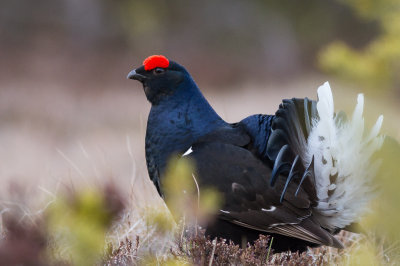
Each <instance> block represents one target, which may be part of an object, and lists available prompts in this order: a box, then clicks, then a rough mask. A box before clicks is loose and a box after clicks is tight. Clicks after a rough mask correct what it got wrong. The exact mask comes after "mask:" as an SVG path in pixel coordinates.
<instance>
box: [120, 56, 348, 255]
mask: <svg viewBox="0 0 400 266" xmlns="http://www.w3.org/2000/svg"><path fill="white" fill-rule="evenodd" d="M154 60H156V59H154ZM157 60H158V59H157ZM160 60H161V59H160ZM162 60H164V59H162ZM165 60H166V59H165ZM148 61H151V59H150V60H148ZM148 61H147V62H148ZM163 62H165V61H163ZM153 63H154V62H153ZM153 65H155V67H153V68H151V69H149V67H148V66H146V65H145V66H142V67H139V68H138V69H136V70H133V71H132V72H131V73H130V74H129V75H128V77H129V78H131V79H136V80H139V81H140V82H142V83H143V86H144V90H145V93H146V96H147V98H148V100H149V101H150V102H151V104H152V108H151V111H150V114H149V118H148V124H147V132H146V160H147V166H148V171H149V175H150V178H151V180H152V181H153V183H154V184H155V186H156V187H157V190H158V192H159V193H160V195H162V196H163V188H162V179H163V176H164V174H165V169H166V164H167V162H168V159H169V158H170V157H171V156H172V155H174V154H181V155H183V154H184V153H185V151H187V150H188V149H189V148H191V149H192V152H191V153H190V154H188V155H186V156H185V157H189V158H191V159H192V160H194V161H195V162H196V173H195V175H196V179H197V180H198V182H199V185H200V187H213V188H215V189H217V190H218V191H219V192H220V193H221V194H222V195H223V198H224V201H223V202H224V203H223V205H222V206H221V207H220V210H219V211H218V212H217V213H215V215H214V219H213V220H212V221H210V223H209V224H208V225H207V229H206V233H207V234H209V235H211V236H219V237H224V238H228V239H231V240H233V241H235V242H237V243H241V242H242V240H247V241H254V240H255V239H256V238H258V235H259V234H270V235H273V236H274V237H275V240H274V242H273V248H274V249H275V250H276V251H284V250H300V251H301V250H304V249H305V248H306V247H307V246H318V245H329V246H333V247H338V248H340V247H342V245H341V243H340V242H339V241H338V240H336V239H335V237H334V236H333V235H332V234H331V232H329V231H328V230H326V229H324V228H322V227H321V225H320V224H319V223H318V222H317V221H316V220H315V219H314V217H313V207H314V206H316V204H317V195H316V188H315V177H314V171H313V162H312V163H311V164H310V165H309V166H308V167H305V166H304V164H303V160H304V150H305V147H306V140H307V137H308V134H309V133H310V128H311V121H312V119H318V115H317V112H316V103H315V102H314V101H310V100H308V99H291V100H284V101H283V103H282V104H281V105H280V106H279V109H278V111H277V112H276V114H275V115H253V116H250V117H248V118H246V119H244V120H242V121H240V122H238V123H235V124H229V123H227V122H225V121H223V120H222V119H221V118H220V117H219V116H218V115H217V114H216V112H215V111H214V110H213V109H212V107H211V106H210V105H209V104H208V102H207V101H206V99H205V98H204V97H203V96H202V94H201V92H200V90H199V89H198V88H197V86H196V84H195V83H194V81H193V80H192V78H191V77H190V75H189V73H188V72H187V71H186V70H185V69H184V68H183V67H182V66H180V65H178V64H177V63H175V62H172V61H168V67H162V68H161V67H157V64H156V63H155V64H153ZM146 68H147V69H146Z"/></svg>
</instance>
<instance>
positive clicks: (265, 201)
mask: <svg viewBox="0 0 400 266" xmlns="http://www.w3.org/2000/svg"><path fill="white" fill-rule="evenodd" d="M188 157H190V158H192V159H194V161H195V162H196V173H195V177H196V179H197V182H198V183H199V185H200V187H213V188H216V189H217V191H219V192H220V193H221V194H222V195H223V198H224V200H225V202H224V204H223V206H221V208H220V211H219V213H218V218H219V219H223V220H226V221H229V222H231V223H234V224H236V225H239V226H243V227H246V228H250V229H254V230H258V231H261V232H270V233H277V234H281V235H285V236H290V237H294V238H298V239H302V240H305V241H309V242H311V243H316V244H323V245H331V246H332V245H333V246H337V247H339V246H340V245H339V244H337V243H338V242H337V241H335V239H334V237H333V236H331V235H330V234H329V233H328V232H326V231H325V230H324V229H323V228H321V227H320V226H319V225H317V224H315V223H314V222H313V220H312V219H311V201H310V199H309V196H308V194H307V193H306V192H305V191H304V190H303V189H302V188H300V189H299V191H298V193H297V196H295V191H296V190H297V185H296V184H289V185H288V186H287V191H288V193H286V194H285V195H284V200H283V201H282V202H281V201H280V197H281V190H282V189H283V187H284V186H285V182H284V180H283V179H278V180H277V182H276V184H275V186H273V187H272V186H270V184H269V177H270V174H271V169H269V168H268V167H267V166H265V165H264V164H263V163H262V162H261V161H260V160H259V159H258V158H256V157H255V156H254V155H253V154H252V153H251V152H250V151H248V150H247V149H245V148H243V147H240V146H236V145H234V144H232V143H223V142H219V141H216V142H201V143H197V144H194V145H193V146H192V152H191V153H190V154H189V155H188Z"/></svg>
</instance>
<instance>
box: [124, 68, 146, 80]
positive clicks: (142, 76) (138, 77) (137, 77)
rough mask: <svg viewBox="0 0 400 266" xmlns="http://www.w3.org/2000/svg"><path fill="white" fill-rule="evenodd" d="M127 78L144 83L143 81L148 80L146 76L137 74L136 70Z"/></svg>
mask: <svg viewBox="0 0 400 266" xmlns="http://www.w3.org/2000/svg"><path fill="white" fill-rule="evenodd" d="M126 78H127V79H135V80H138V81H140V82H143V81H145V80H146V76H144V75H141V74H138V73H136V70H135V69H134V70H132V71H131V72H129V74H128V76H127V77H126Z"/></svg>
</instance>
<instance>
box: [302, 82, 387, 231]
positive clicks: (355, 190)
mask: <svg viewBox="0 0 400 266" xmlns="http://www.w3.org/2000/svg"><path fill="white" fill-rule="evenodd" d="M363 109H364V96H363V95H362V94H359V95H358V97H357V105H356V107H355V109H354V112H353V115H352V119H351V120H349V121H342V120H340V119H339V118H338V117H336V115H335V114H334V103H333V97H332V92H331V88H330V86H329V83H328V82H325V83H324V84H323V85H322V86H320V87H319V88H318V103H317V110H318V115H319V120H315V121H313V127H312V130H311V132H310V135H309V137H308V143H307V145H308V148H307V154H306V162H307V163H308V164H309V163H310V162H311V159H312V157H313V156H314V160H315V163H314V170H315V182H316V190H317V196H318V199H319V203H318V205H317V206H316V207H315V218H316V219H318V221H319V222H320V223H321V225H322V226H323V227H325V228H327V229H332V230H333V229H336V228H344V227H345V226H347V225H349V224H351V223H352V222H355V221H356V220H357V219H358V218H359V217H360V215H361V214H363V213H364V212H365V211H366V210H367V208H368V202H369V200H370V199H371V197H372V195H373V187H372V185H371V180H372V178H373V177H374V175H375V173H376V171H377V169H378V167H379V162H371V161H370V159H371V156H372V154H373V153H374V152H375V151H377V150H378V149H379V148H380V147H381V146H382V143H383V136H381V135H379V131H380V128H381V126H382V122H383V116H379V118H378V120H377V121H376V123H375V125H374V126H373V128H372V130H371V132H370V133H369V134H366V133H365V132H364V118H363Z"/></svg>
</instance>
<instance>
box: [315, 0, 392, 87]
mask: <svg viewBox="0 0 400 266" xmlns="http://www.w3.org/2000/svg"><path fill="white" fill-rule="evenodd" d="M341 2H343V3H344V4H347V5H349V6H350V7H352V8H353V9H354V10H355V11H356V12H357V14H358V15H359V16H360V17H361V18H363V19H366V20H375V21H378V22H379V24H380V26H381V31H382V32H381V34H380V35H379V36H378V37H377V38H376V39H374V40H373V41H371V42H370V43H369V44H368V45H367V46H366V47H365V48H363V49H361V50H355V49H352V48H350V47H349V46H348V45H346V44H345V43H343V42H341V41H337V42H334V43H332V44H330V45H328V46H327V47H326V48H325V49H323V50H322V51H321V53H320V54H319V65H320V67H321V68H322V69H323V70H325V71H327V72H328V73H332V74H335V75H337V76H338V77H341V78H344V79H347V80H349V81H352V82H356V83H358V84H362V85H363V86H365V87H369V88H379V89H380V88H387V89H397V90H400V1H398V0H346V1H345V0H341Z"/></svg>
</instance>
